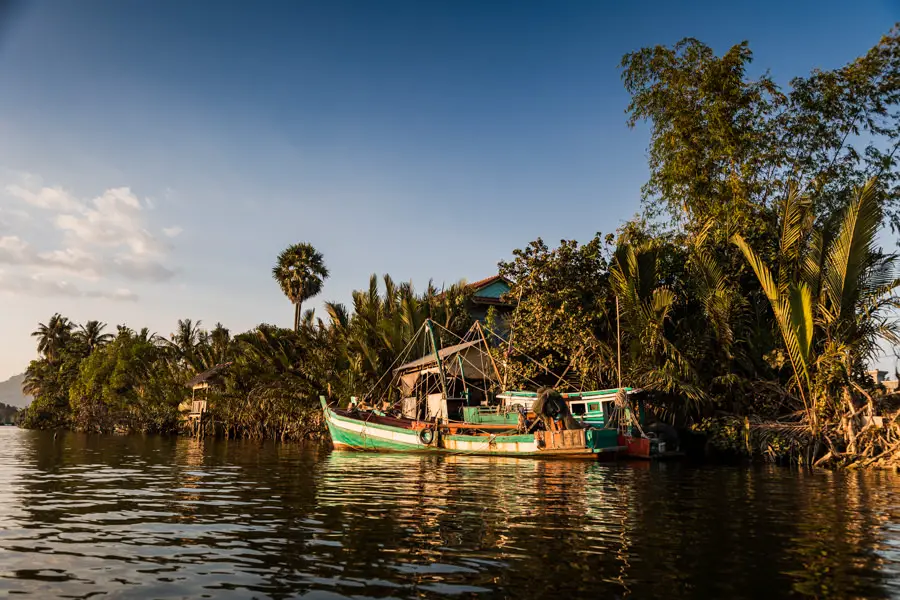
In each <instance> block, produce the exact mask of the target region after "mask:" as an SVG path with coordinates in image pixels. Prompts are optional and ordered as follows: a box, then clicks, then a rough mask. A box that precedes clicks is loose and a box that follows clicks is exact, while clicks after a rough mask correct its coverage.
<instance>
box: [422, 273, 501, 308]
mask: <svg viewBox="0 0 900 600" xmlns="http://www.w3.org/2000/svg"><path fill="white" fill-rule="evenodd" d="M498 281H502V282H504V283H506V284H507V285H509V286H510V287H512V282H511V281H510V280H509V279H507V278H506V277H504V276H503V275H492V276H490V277H485V278H484V279H479V280H478V281H473V282H472V283H467V284H466V287H465V289H466V291H470V292H472V299H473V300H474V301H476V302H487V303H490V304H506V302H503V301H502V300H500V299H499V298H495V297H493V296H479V295H478V290H482V289H484V288H486V287H488V286H489V285H491V284H494V283H497V282H498ZM444 295H445V292H441V293H440V294H438V295H437V296H435V298H437V299H439V300H440V299H441V298H443V297H444Z"/></svg>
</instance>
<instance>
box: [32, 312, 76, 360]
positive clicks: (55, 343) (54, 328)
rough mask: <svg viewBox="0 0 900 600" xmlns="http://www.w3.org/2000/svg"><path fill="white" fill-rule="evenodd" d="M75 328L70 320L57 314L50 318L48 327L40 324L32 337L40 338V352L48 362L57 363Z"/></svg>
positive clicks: (38, 347)
mask: <svg viewBox="0 0 900 600" xmlns="http://www.w3.org/2000/svg"><path fill="white" fill-rule="evenodd" d="M74 327H75V324H74V323H72V322H71V321H69V319H68V318H66V317H64V316H62V315H60V314H59V313H56V314H54V315H53V316H52V317H50V320H49V321H47V324H46V325H45V324H44V323H38V328H37V329H36V330H35V331H34V332H32V334H31V336H32V337H36V338H38V346H37V350H38V352H39V353H40V354H43V355H44V357H45V358H46V359H47V360H48V361H50V362H56V359H57V358H59V353H60V351H61V350H62V349H63V348H64V347H65V345H66V343H67V342H68V341H69V338H70V337H71V335H72V329H74Z"/></svg>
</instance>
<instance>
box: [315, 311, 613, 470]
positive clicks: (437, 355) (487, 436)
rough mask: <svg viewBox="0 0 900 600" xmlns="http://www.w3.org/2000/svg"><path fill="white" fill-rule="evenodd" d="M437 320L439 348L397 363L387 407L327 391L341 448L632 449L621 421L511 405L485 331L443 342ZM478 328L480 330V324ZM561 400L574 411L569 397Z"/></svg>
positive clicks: (546, 453)
mask: <svg viewBox="0 0 900 600" xmlns="http://www.w3.org/2000/svg"><path fill="white" fill-rule="evenodd" d="M433 326H434V324H433V323H432V322H431V321H430V320H428V321H426V323H425V325H424V326H423V329H422V330H421V331H420V333H424V335H425V336H426V337H425V339H427V340H429V341H430V346H431V352H430V353H429V354H426V355H425V356H423V357H421V358H419V359H416V360H413V361H411V362H408V363H406V364H403V365H401V366H400V367H397V368H396V369H394V371H393V384H394V385H395V386H396V387H397V388H398V389H399V392H400V399H399V400H397V401H395V402H393V403H387V402H383V403H382V404H381V405H382V406H385V404H388V405H389V406H387V407H386V408H387V410H384V409H382V410H378V409H375V408H374V407H367V406H366V405H365V403H356V402H355V399H351V402H350V404H349V406H347V407H346V408H339V407H337V406H329V405H328V403H327V401H326V399H325V398H322V399H321V402H322V409H323V411H324V414H325V422H326V424H327V426H328V432H329V434H330V435H331V440H332V442H333V444H334V447H335V448H336V449H340V450H343V449H351V450H374V451H394V452H438V453H452V454H471V455H487V456H522V457H556V458H586V459H597V458H604V457H615V456H617V455H618V454H619V453H621V452H622V451H624V449H625V448H624V447H623V446H620V445H619V441H618V438H617V433H618V432H617V431H616V430H615V429H607V428H598V427H590V426H585V424H582V423H578V422H576V421H573V420H571V419H570V420H566V421H563V420H562V419H556V418H554V417H556V416H558V413H557V412H554V413H553V414H552V416H551V415H550V414H549V413H548V414H539V415H531V414H529V413H527V412H526V411H522V410H519V409H517V408H514V407H512V406H505V405H504V404H503V403H502V400H500V399H501V398H502V397H503V395H502V394H500V395H497V396H494V395H493V394H490V393H489V386H488V385H487V384H485V383H484V382H486V381H488V380H490V379H491V374H492V372H493V374H494V375H496V378H495V379H496V381H499V379H500V377H499V373H496V366H495V365H493V360H492V359H491V358H490V354H489V351H488V346H487V342H486V340H485V339H484V336H483V334H482V335H481V338H480V339H474V340H465V339H463V341H462V343H460V344H456V345H453V346H448V347H446V348H439V344H438V342H437V339H436V337H435V335H434V330H433ZM473 329H477V330H478V332H479V333H480V328H479V327H477V324H476V327H473ZM411 345H412V344H411ZM516 393H518V392H516ZM531 394H532V395H533V397H534V398H537V397H538V396H537V393H536V392H532V393H531ZM498 400H499V401H500V404H494V405H491V402H492V401H493V402H494V403H496V402H497V401H498ZM555 406H556V410H557V411H558V410H559V408H560V407H563V408H564V410H565V411H566V412H567V411H568V409H567V407H565V405H564V403H563V402H559V403H558V404H557V405H555ZM529 417H531V419H529ZM538 421H540V423H538ZM540 426H543V429H541V427H540Z"/></svg>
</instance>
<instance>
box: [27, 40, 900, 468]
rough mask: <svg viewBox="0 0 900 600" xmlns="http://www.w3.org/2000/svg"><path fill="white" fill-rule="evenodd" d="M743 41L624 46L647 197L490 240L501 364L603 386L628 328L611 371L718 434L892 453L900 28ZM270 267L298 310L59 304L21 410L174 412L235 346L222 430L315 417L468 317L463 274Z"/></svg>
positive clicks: (85, 414)
mask: <svg viewBox="0 0 900 600" xmlns="http://www.w3.org/2000/svg"><path fill="white" fill-rule="evenodd" d="M751 59H752V54H751V52H750V49H749V46H748V45H747V44H746V43H743V44H739V45H737V46H734V47H733V48H731V49H729V50H728V51H727V52H725V53H724V54H722V55H716V54H715V53H714V52H713V51H712V49H711V48H709V47H708V46H706V45H704V44H702V43H701V42H699V41H697V40H693V39H686V40H683V41H681V42H679V43H677V44H675V45H674V46H672V47H665V46H656V47H652V48H644V49H642V50H639V51H637V52H633V53H631V54H628V55H626V56H625V57H624V58H623V60H622V65H621V67H622V78H623V82H624V84H625V88H626V90H627V91H628V93H629V94H630V96H631V103H630V104H629V106H628V109H627V113H628V122H629V124H630V125H632V126H636V125H638V124H639V123H642V124H646V125H647V126H648V128H649V132H650V143H649V150H648V156H649V167H650V177H649V180H648V181H647V183H646V185H645V186H644V187H643V190H642V192H643V204H642V207H643V208H642V210H641V212H640V213H639V214H638V215H636V216H635V218H634V219H632V220H630V221H629V222H627V223H625V224H624V225H622V226H621V227H620V228H619V229H618V230H617V231H615V232H614V233H610V234H608V235H606V236H603V235H601V234H597V236H595V237H594V238H593V239H592V240H590V241H589V242H587V243H584V244H581V243H578V242H575V241H571V240H564V241H562V242H561V243H560V244H559V245H558V246H556V247H551V246H548V245H547V244H546V243H545V242H544V241H542V240H540V239H538V240H536V241H534V242H532V243H530V244H528V245H527V246H525V247H524V248H523V249H519V250H515V251H514V252H513V254H512V258H511V259H510V260H508V261H504V262H502V263H501V264H500V272H501V273H502V274H503V275H504V276H506V277H507V278H508V279H509V280H511V281H512V282H513V289H512V291H511V293H510V294H509V300H510V302H512V303H515V305H516V307H515V310H514V311H513V313H512V314H511V315H510V316H509V317H508V318H507V319H506V322H505V323H497V322H496V319H497V318H498V317H497V315H496V314H491V315H489V318H488V321H489V322H488V325H489V327H490V326H491V325H493V326H495V327H494V328H496V329H498V330H503V331H506V332H509V334H510V335H511V336H512V341H511V342H510V340H508V339H507V340H506V341H505V343H503V344H499V343H498V345H497V347H496V349H495V351H496V354H497V356H496V359H497V361H498V362H499V363H502V364H503V365H504V370H505V371H506V373H507V377H508V379H507V384H508V385H509V386H510V387H512V386H516V385H522V384H524V382H525V381H526V380H527V379H531V380H536V381H541V382H545V383H549V384H551V385H553V384H555V385H572V386H579V387H584V388H603V387H614V386H615V385H617V384H618V381H619V375H620V368H619V365H620V362H619V355H620V352H619V347H621V380H622V383H623V384H626V385H630V386H632V387H639V388H642V389H643V390H645V391H646V395H647V403H648V405H649V406H650V407H651V409H652V412H653V413H654V414H655V415H656V417H657V418H659V419H662V420H665V421H668V422H670V423H673V424H676V425H678V426H680V427H683V428H691V429H695V430H699V431H703V432H705V433H706V434H708V436H709V439H710V443H711V444H712V445H713V446H715V447H717V448H719V449H720V450H723V451H727V452H732V453H737V454H741V455H751V456H757V457H766V458H771V459H779V460H792V461H797V462H804V463H818V464H834V465H845V466H848V465H872V464H882V463H893V462H896V461H897V459H898V457H900V454H898V452H900V421H898V418H897V413H896V407H895V405H894V402H895V400H894V398H895V397H894V396H893V395H890V394H887V393H886V391H885V390H884V388H883V387H882V386H880V385H879V384H877V383H876V382H875V381H874V380H873V379H872V378H871V377H869V376H868V375H867V374H866V371H867V369H869V368H871V366H872V365H873V364H874V363H875V361H876V360H877V359H878V358H879V356H880V355H881V353H882V352H884V351H885V350H887V351H891V349H892V348H893V347H895V346H897V345H898V344H900V330H898V322H897V314H898V313H897V312H896V310H897V309H898V308H900V307H898V304H900V298H898V295H897V293H896V290H897V285H898V283H900V279H898V277H900V273H898V271H897V257H896V255H895V254H894V253H893V252H892V251H890V250H889V249H886V248H885V247H884V246H885V244H884V242H883V240H884V239H885V238H884V237H880V236H882V234H883V233H885V232H886V231H888V230H889V229H890V230H893V231H894V232H897V231H898V230H900V186H898V175H900V173H898V169H897V166H898V159H897V150H898V147H900V34H898V30H897V29H896V28H895V29H894V30H892V31H891V32H890V33H889V34H888V35H886V36H885V37H884V38H882V39H881V40H880V42H879V43H878V44H877V45H876V46H875V47H873V48H872V49H871V50H870V51H869V52H867V53H866V54H865V55H864V56H862V57H860V58H858V59H855V60H853V61H852V62H850V63H848V64H847V65H845V66H843V67H840V68H837V69H834V70H831V71H814V72H813V73H811V74H810V75H808V76H806V77H798V78H795V79H793V80H791V81H790V82H789V83H788V84H787V85H784V86H782V85H779V84H778V83H776V81H774V80H773V79H772V78H771V77H770V76H769V75H768V74H766V73H762V74H761V75H757V76H755V77H754V76H751V75H750V72H751V70H750V69H751ZM888 243H889V244H890V242H888ZM273 276H274V278H275V279H276V281H277V283H278V285H279V286H280V287H281V289H282V291H283V292H284V293H285V295H286V297H287V298H288V300H289V301H290V302H291V303H292V304H293V305H294V310H295V319H294V327H293V328H292V329H282V328H278V327H275V326H271V325H260V326H259V327H257V328H256V329H254V330H252V331H249V332H246V333H242V334H239V335H235V336H232V335H231V333H230V332H229V331H228V330H227V329H225V328H224V327H223V326H221V325H217V326H216V327H215V328H213V329H212V330H209V331H207V330H204V329H201V328H200V327H199V324H198V323H193V322H191V321H190V320H184V321H180V322H179V324H178V329H177V331H176V332H175V333H174V334H172V335H171V336H169V337H168V338H161V337H159V336H156V335H154V334H151V333H149V332H148V331H146V330H143V331H140V332H137V331H133V330H131V329H129V328H126V327H119V328H118V329H117V331H116V332H115V333H113V332H111V331H109V332H107V330H106V328H104V327H103V326H102V325H101V324H100V323H97V322H89V323H86V324H85V325H84V326H83V327H79V328H76V327H74V325H73V324H72V323H71V322H69V321H68V320H67V319H65V318H64V317H62V316H59V315H55V316H54V317H53V318H52V319H51V320H50V321H48V322H47V324H46V325H41V326H40V327H39V329H38V331H36V332H35V333H36V336H37V339H38V350H39V352H40V353H41V358H40V359H38V360H36V361H34V362H32V364H31V366H30V367H29V369H28V377H27V380H26V392H28V393H30V394H33V395H34V396H35V401H34V403H33V404H32V406H31V408H29V410H28V411H27V413H26V415H25V424H26V425H27V426H32V427H48V426H49V427H61V426H75V427H79V428H85V429H92V428H93V429H100V430H104V429H106V428H109V427H110V426H112V424H113V423H120V422H126V423H129V424H130V425H129V426H130V427H131V428H133V429H137V430H142V431H171V430H174V429H175V428H176V426H177V423H178V405H179V403H180V402H182V401H183V400H184V399H185V398H186V397H187V395H188V394H189V391H187V390H186V389H185V388H184V385H183V384H184V382H185V381H186V380H188V379H189V378H190V377H191V376H192V375H195V374H197V373H200V372H202V371H204V370H206V369H209V368H211V367H212V366H214V365H216V364H220V363H224V362H231V363H232V364H231V367H230V368H229V369H227V370H226V371H225V372H224V373H225V374H224V377H223V382H222V384H221V386H220V387H219V388H217V389H216V391H214V392H213V395H212V396H211V399H212V400H213V401H212V402H210V406H211V411H212V416H213V418H214V419H216V420H217V421H218V422H220V423H221V424H222V427H223V429H224V431H226V432H227V433H228V434H229V435H234V436H269V437H280V438H298V437H305V436H310V435H314V434H315V432H316V431H319V430H320V427H321V424H320V422H319V421H318V420H317V419H318V418H319V417H318V411H316V410H315V406H316V398H317V397H318V396H319V395H320V394H324V395H327V396H329V397H332V398H347V397H349V396H350V395H357V396H363V395H365V394H366V393H367V392H369V391H370V390H372V388H373V387H378V386H381V387H382V388H383V386H384V385H385V383H384V380H383V379H382V375H383V374H384V373H385V372H386V371H387V370H388V369H389V367H390V365H391V364H392V363H393V362H394V360H395V359H396V358H397V357H398V355H399V354H400V353H401V351H402V350H403V349H404V347H405V346H406V344H407V343H408V342H409V340H410V339H412V337H413V336H414V335H415V333H416V331H417V330H418V328H419V327H420V326H421V324H422V323H423V322H424V320H425V319H426V318H433V319H435V320H436V321H437V322H439V323H441V324H443V325H444V326H445V327H446V328H447V330H449V331H450V332H453V334H457V335H461V334H462V333H464V332H465V331H466V330H467V329H468V327H469V325H470V324H471V317H470V315H469V313H468V311H467V310H466V306H467V298H466V294H467V292H466V288H465V286H463V285H459V284H458V285H455V286H452V287H451V288H450V289H449V290H444V292H445V293H439V292H440V290H437V289H435V288H434V287H433V286H431V285H429V286H428V288H427V289H426V290H425V291H424V292H422V293H417V292H416V291H415V290H414V289H413V287H412V286H411V285H410V284H407V283H403V284H397V283H395V282H394V280H393V279H391V278H390V277H387V276H385V277H384V278H383V279H381V280H379V279H378V278H376V277H374V276H373V278H372V280H371V281H370V282H369V285H368V287H367V288H365V289H363V290H361V291H357V292H354V294H353V297H352V305H351V306H350V307H349V308H348V307H346V306H344V305H342V304H336V303H326V304H325V308H324V311H323V313H324V314H321V315H316V314H315V313H314V312H313V311H309V310H307V311H305V312H301V309H300V306H301V303H303V302H305V301H307V300H309V299H310V298H312V297H314V296H315V295H316V294H317V293H318V292H319V291H320V290H321V284H322V281H323V280H324V279H325V278H326V277H327V276H328V270H327V269H326V268H325V263H324V259H323V257H322V256H321V255H320V254H319V253H318V252H316V251H315V249H314V248H312V247H311V246H309V245H308V244H298V245H296V246H293V247H291V248H288V249H287V250H285V252H283V253H282V255H281V256H279V257H278V260H277V263H276V266H275V268H274V269H273ZM453 334H450V333H448V334H446V335H447V336H448V339H447V340H445V341H446V342H452V341H453V340H452V337H453ZM526 357H531V358H533V359H534V360H531V358H526Z"/></svg>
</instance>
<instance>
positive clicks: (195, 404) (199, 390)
mask: <svg viewBox="0 0 900 600" xmlns="http://www.w3.org/2000/svg"><path fill="white" fill-rule="evenodd" d="M230 366H231V363H230V362H226V363H221V364H218V365H216V366H214V367H213V368H211V369H207V370H206V371H203V372H202V373H198V374H197V375H195V376H194V377H192V378H191V379H190V380H188V381H187V383H185V384H184V385H185V387H187V388H190V390H191V400H190V403H191V404H190V408H189V409H187V410H186V411H183V412H187V424H188V427H189V428H190V430H191V434H195V435H201V433H202V432H203V427H204V425H205V423H204V419H205V417H206V416H207V413H208V412H209V404H208V403H209V390H210V389H214V388H215V387H218V386H219V385H221V381H222V375H223V373H224V372H225V371H226V370H227V369H228V368H229V367H230ZM182 406H183V405H182Z"/></svg>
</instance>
